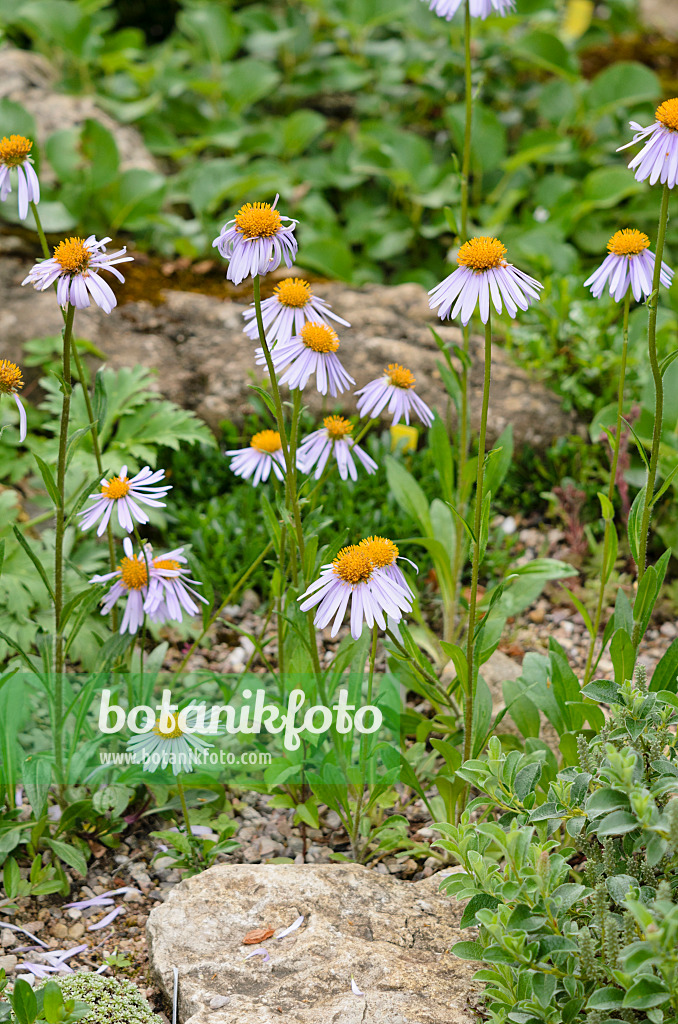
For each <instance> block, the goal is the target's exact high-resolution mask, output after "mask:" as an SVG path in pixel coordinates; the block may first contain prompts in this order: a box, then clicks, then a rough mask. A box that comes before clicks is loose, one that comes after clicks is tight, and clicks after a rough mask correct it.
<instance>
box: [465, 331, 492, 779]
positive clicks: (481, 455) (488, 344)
mask: <svg viewBox="0 0 678 1024" xmlns="http://www.w3.org/2000/svg"><path fill="white" fill-rule="evenodd" d="M491 370H492V314H491V312H488V316H487V323H486V324H485V373H484V378H483V406H482V410H481V414H480V434H479V436H478V470H477V475H476V503H475V516H474V521H473V532H474V535H475V541H474V544H473V561H472V563H471V593H470V596H469V608H468V634H467V637H466V662H467V666H468V679H467V692H466V699H465V704H464V760H465V761H468V759H469V758H470V757H471V752H472V735H473V704H474V700H475V690H476V687H475V678H474V677H475V664H474V657H475V636H474V634H475V629H476V607H477V602H478V573H479V570H480V540H481V538H480V530H481V526H482V514H483V482H484V479H485V438H486V434H487V413H488V408H489V404H490V375H491Z"/></svg>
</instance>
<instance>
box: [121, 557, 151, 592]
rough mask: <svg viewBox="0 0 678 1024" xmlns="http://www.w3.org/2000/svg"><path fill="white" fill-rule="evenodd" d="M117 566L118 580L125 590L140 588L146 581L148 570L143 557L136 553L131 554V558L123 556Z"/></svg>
mask: <svg viewBox="0 0 678 1024" xmlns="http://www.w3.org/2000/svg"><path fill="white" fill-rule="evenodd" d="M118 568H119V569H120V582H121V583H122V585H123V587H125V588H126V589H127V590H142V589H143V587H145V586H146V584H147V583H148V572H147V570H146V562H145V561H144V559H143V558H139V557H138V556H137V555H132V557H131V558H127V556H125V557H124V558H123V560H122V562H121V563H120V565H119V566H118Z"/></svg>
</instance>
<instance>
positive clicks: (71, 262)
mask: <svg viewBox="0 0 678 1024" xmlns="http://www.w3.org/2000/svg"><path fill="white" fill-rule="evenodd" d="M91 258H92V253H91V252H90V250H89V249H88V248H87V246H86V245H85V240H84V238H67V239H65V240H64V241H63V242H59V244H58V245H57V247H56V249H55V250H54V259H55V260H56V261H57V263H60V264H61V269H62V270H65V271H66V273H67V274H82V273H84V271H85V270H87V268H88V266H89V261H90V260H91Z"/></svg>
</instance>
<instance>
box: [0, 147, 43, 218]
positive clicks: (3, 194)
mask: <svg viewBox="0 0 678 1024" xmlns="http://www.w3.org/2000/svg"><path fill="white" fill-rule="evenodd" d="M32 148H33V143H32V142H31V140H30V139H27V138H25V137H24V136H23V135H10V137H9V138H7V136H6V135H5V136H3V138H2V139H0V202H3V203H4V201H5V199H6V198H7V196H8V195H9V193H10V192H11V191H12V184H11V181H10V172H11V170H12V168H13V167H15V168H16V177H17V194H18V197H19V217H20V218H21V220H25V219H26V216H27V214H28V204H29V203H39V202H40V182H39V181H38V176H37V174H36V173H35V171H34V170H33V159H32V157H31V156H30V152H31V149H32Z"/></svg>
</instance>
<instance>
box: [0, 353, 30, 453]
mask: <svg viewBox="0 0 678 1024" xmlns="http://www.w3.org/2000/svg"><path fill="white" fill-rule="evenodd" d="M23 386H24V380H23V377H22V375H21V370H20V369H19V367H18V366H17V365H16V363H10V361H9V359H0V395H11V396H12V398H13V399H14V401H15V402H16V406H17V409H18V410H19V440H20V441H25V440H26V430H27V424H26V410H25V409H24V407H23V403H22V401H21V399H20V398H19V396H18V394H17V391H18V390H19V388H22V387H23Z"/></svg>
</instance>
